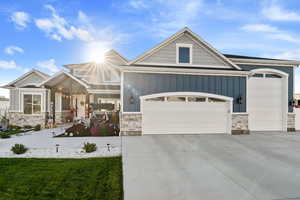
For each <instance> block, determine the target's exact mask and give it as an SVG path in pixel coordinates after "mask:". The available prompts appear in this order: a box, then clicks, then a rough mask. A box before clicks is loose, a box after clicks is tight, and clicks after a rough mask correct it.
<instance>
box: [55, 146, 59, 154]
mask: <svg viewBox="0 0 300 200" xmlns="http://www.w3.org/2000/svg"><path fill="white" fill-rule="evenodd" d="M55 146H56V153H58V147H59V144H56V145H55Z"/></svg>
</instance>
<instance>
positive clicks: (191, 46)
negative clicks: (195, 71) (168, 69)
mask: <svg viewBox="0 0 300 200" xmlns="http://www.w3.org/2000/svg"><path fill="white" fill-rule="evenodd" d="M180 47H185V48H189V51H190V52H189V63H180V62H179V48H180ZM176 64H179V65H184V64H185V65H189V66H190V65H191V64H193V44H184V43H176Z"/></svg>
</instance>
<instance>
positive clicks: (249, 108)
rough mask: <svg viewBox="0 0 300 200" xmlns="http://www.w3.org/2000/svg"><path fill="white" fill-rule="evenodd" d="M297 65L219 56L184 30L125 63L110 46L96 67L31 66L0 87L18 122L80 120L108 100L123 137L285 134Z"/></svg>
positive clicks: (290, 125) (291, 122) (291, 121)
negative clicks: (49, 70)
mask: <svg viewBox="0 0 300 200" xmlns="http://www.w3.org/2000/svg"><path fill="white" fill-rule="evenodd" d="M299 64H300V62H298V61H289V60H278V59H268V58H257V57H248V56H237V55H228V54H221V53H220V52H218V51H217V50H216V49H215V48H213V47H212V46H211V45H210V44H208V43H207V42H205V41H204V40H203V39H202V38H200V37H199V36H198V35H197V34H195V33H194V32H192V31H191V30H190V29H188V28H184V29H182V30H180V31H179V32H177V33H176V34H174V35H172V36H171V37H170V38H168V39H167V40H165V41H163V42H162V43H160V44H159V45H157V46H155V47H154V48H152V49H150V50H149V51H147V52H145V53H143V54H142V55H140V56H138V57H137V58H135V59H133V60H131V61H128V60H126V59H125V58H123V57H122V56H121V55H120V54H118V53H117V52H116V51H114V50H111V51H109V52H107V54H106V61H105V62H104V63H102V64H96V63H85V64H74V65H66V66H65V67H66V68H67V69H69V71H68V72H65V71H61V72H58V73H56V74H54V75H53V76H51V77H48V76H47V75H45V74H43V73H41V72H39V71H37V70H33V71H31V72H29V73H27V74H25V75H24V76H22V77H20V78H19V79H17V80H16V81H14V82H12V83H10V84H8V85H6V86H4V88H8V89H10V92H11V106H10V119H11V120H10V121H11V123H15V124H18V125H24V124H26V123H31V124H32V125H34V124H37V123H40V124H43V123H45V121H46V120H47V118H49V117H50V118H54V120H55V122H56V123H63V122H67V121H68V119H69V118H68V115H69V113H70V110H72V111H73V115H75V117H78V118H86V117H90V116H91V114H90V107H91V105H93V104H97V103H108V104H110V105H111V104H112V105H114V106H113V108H112V109H110V111H114V112H118V111H119V109H120V127H121V133H122V134H123V135H140V134H201V133H248V132H249V130H250V131H287V130H288V131H293V130H295V124H294V118H295V115H294V113H293V88H294V86H293V81H294V67H296V66H298V65H299ZM119 104H120V106H121V108H120V107H119ZM101 111H105V109H104V110H101Z"/></svg>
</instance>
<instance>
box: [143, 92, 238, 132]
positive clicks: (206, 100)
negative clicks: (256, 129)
mask: <svg viewBox="0 0 300 200" xmlns="http://www.w3.org/2000/svg"><path fill="white" fill-rule="evenodd" d="M140 99H141V112H142V115H143V117H142V134H218V133H219V134H220V133H231V113H232V98H231V97H226V96H221V95H215V94H209V93H198V92H172V93H160V94H153V95H147V96H141V97H140Z"/></svg>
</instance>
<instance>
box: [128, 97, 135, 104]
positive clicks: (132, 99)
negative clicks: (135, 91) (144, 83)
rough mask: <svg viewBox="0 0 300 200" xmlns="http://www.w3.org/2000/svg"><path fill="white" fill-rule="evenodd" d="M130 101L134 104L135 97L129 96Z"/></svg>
mask: <svg viewBox="0 0 300 200" xmlns="http://www.w3.org/2000/svg"><path fill="white" fill-rule="evenodd" d="M129 103H130V104H134V97H133V96H130V97H129Z"/></svg>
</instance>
